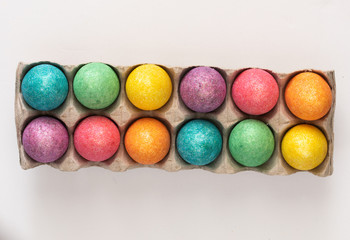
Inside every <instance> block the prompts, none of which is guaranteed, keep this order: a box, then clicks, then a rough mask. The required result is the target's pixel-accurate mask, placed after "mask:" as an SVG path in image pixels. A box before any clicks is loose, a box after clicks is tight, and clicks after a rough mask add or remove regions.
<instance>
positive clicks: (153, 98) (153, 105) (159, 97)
mask: <svg viewBox="0 0 350 240" xmlns="http://www.w3.org/2000/svg"><path fill="white" fill-rule="evenodd" d="M125 89H126V94H127V97H128V99H129V100H130V102H131V103H132V104H133V105H134V106H135V107H137V108H139V109H141V110H156V109H159V108H161V107H162V106H164V105H165V104H166V103H167V102H168V100H169V98H170V96H171V93H172V89H173V88H172V83H171V79H170V77H169V75H168V73H167V72H166V71H165V70H164V69H163V68H161V67H159V66H157V65H154V64H144V65H141V66H138V67H137V68H135V69H134V70H133V71H132V72H131V73H130V74H129V76H128V78H127V80H126V85H125Z"/></svg>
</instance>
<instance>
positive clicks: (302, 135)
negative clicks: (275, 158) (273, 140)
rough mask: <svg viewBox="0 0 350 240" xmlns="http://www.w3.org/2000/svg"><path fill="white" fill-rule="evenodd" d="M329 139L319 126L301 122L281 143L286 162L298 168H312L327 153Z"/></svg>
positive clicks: (320, 161) (321, 160) (290, 130)
mask: <svg viewBox="0 0 350 240" xmlns="http://www.w3.org/2000/svg"><path fill="white" fill-rule="evenodd" d="M327 149H328V144H327V139H326V137H325V136H324V134H323V133H322V132H321V130H319V129H318V128H317V127H314V126H312V125H309V124H300V125H297V126H295V127H293V128H291V129H289V131H288V132H287V133H286V134H285V135H284V137H283V140H282V145H281V150H282V155H283V158H284V159H285V160H286V162H287V163H288V164H289V165H290V166H292V167H293V168H295V169H298V170H311V169H313V168H315V167H317V166H318V165H320V164H321V163H322V162H323V160H324V159H325V158H326V155H327Z"/></svg>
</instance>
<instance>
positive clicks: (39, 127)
mask: <svg viewBox="0 0 350 240" xmlns="http://www.w3.org/2000/svg"><path fill="white" fill-rule="evenodd" d="M22 143H23V148H24V151H25V152H26V153H27V154H28V155H29V156H30V157H31V158H32V159H34V160H35V161H37V162H41V163H49V162H53V161H56V160H57V159H59V158H60V157H62V155H63V154H64V153H65V152H66V151H67V148H68V143H69V136H68V131H67V129H66V128H65V126H64V125H63V124H62V123H61V122H60V121H59V120H57V119H55V118H52V117H46V116H43V117H38V118H35V119H34V120H32V121H31V122H30V123H29V124H28V125H27V126H26V127H25V129H24V131H23V134H22Z"/></svg>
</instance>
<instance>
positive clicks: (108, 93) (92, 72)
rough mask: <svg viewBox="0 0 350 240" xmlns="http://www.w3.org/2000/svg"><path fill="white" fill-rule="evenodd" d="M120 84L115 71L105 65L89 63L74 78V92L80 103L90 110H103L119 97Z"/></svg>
mask: <svg viewBox="0 0 350 240" xmlns="http://www.w3.org/2000/svg"><path fill="white" fill-rule="evenodd" d="M119 89H120V83H119V78H118V75H117V74H116V73H115V72H114V70H113V69H112V68H111V67H110V66H108V65H107V64H104V63H98V62H95V63H88V64H86V65H84V66H83V67H81V68H80V69H79V70H78V72H77V74H76V75H75V77H74V81H73V90H74V94H75V96H76V98H77V99H78V101H79V102H80V103H81V104H82V105H84V106H85V107H87V108H90V109H102V108H106V107H108V106H109V105H111V104H112V103H113V102H114V101H115V100H116V98H117V97H118V94H119Z"/></svg>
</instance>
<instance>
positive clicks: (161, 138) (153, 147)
mask: <svg viewBox="0 0 350 240" xmlns="http://www.w3.org/2000/svg"><path fill="white" fill-rule="evenodd" d="M124 143H125V149H126V151H127V152H128V154H129V156H130V157H131V158H132V159H133V160H134V161H136V162H138V163H140V164H147V165H148V164H155V163H157V162H159V161H161V160H162V159H163V158H164V157H165V156H166V155H167V153H168V152H169V149H170V133H169V131H168V129H167V128H166V126H165V125H164V124H163V123H162V122H160V121H159V120H157V119H154V118H141V119H138V120H136V121H135V122H134V123H133V124H132V125H131V126H130V127H129V128H128V130H127V131H126V134H125V138H124Z"/></svg>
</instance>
